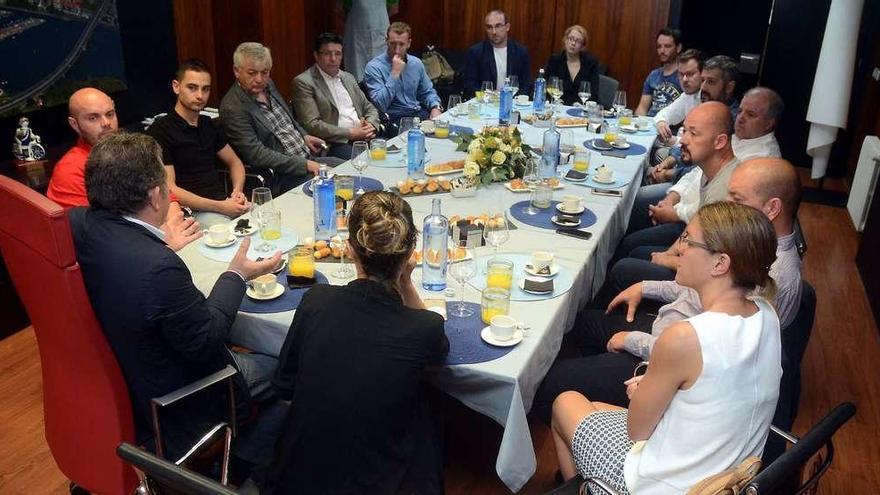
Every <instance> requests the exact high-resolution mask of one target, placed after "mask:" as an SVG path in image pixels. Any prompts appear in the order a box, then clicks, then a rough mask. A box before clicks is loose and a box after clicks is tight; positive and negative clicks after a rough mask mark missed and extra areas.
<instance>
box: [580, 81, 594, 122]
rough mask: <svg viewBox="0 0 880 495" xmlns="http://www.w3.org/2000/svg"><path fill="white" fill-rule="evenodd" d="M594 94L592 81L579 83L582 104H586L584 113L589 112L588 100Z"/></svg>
mask: <svg viewBox="0 0 880 495" xmlns="http://www.w3.org/2000/svg"><path fill="white" fill-rule="evenodd" d="M590 96H592V87H591V86H590V81H581V83H580V84H579V85H578V98H580V100H581V105H584V114H586V113H587V108H586V104H587V100H589V99H590Z"/></svg>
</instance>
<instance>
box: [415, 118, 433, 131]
mask: <svg viewBox="0 0 880 495" xmlns="http://www.w3.org/2000/svg"><path fill="white" fill-rule="evenodd" d="M434 127H435V125H434V121H433V120H423V121H422V123H421V124H419V128H420V129H421V130H422V132H424V133H426V134H430V133H432V132H434Z"/></svg>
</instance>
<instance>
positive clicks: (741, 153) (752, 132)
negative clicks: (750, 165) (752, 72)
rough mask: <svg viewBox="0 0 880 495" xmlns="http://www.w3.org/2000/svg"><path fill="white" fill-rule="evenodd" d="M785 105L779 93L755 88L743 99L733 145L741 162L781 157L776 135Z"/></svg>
mask: <svg viewBox="0 0 880 495" xmlns="http://www.w3.org/2000/svg"><path fill="white" fill-rule="evenodd" d="M784 108H785V105H784V104H783V103H782V97H780V96H779V94H778V93H777V92H776V91H773V90H772V89H770V88H767V87H764V86H756V87H754V88H752V89H750V90H748V91H746V94H744V95H743V98H742V102H741V103H740V105H739V115H737V116H736V121H735V122H734V126H733V127H734V130H735V132H734V134H733V140H732V141H731V145H732V146H733V154H734V155H736V157H737V158H739V159H740V161H746V160H749V159H752V158H777V157H780V156H782V154H781V153H780V151H779V143H778V142H777V141H776V135H775V134H774V131H775V130H776V126H777V124H778V123H779V118H780V117H781V116H782V111H783V110H784Z"/></svg>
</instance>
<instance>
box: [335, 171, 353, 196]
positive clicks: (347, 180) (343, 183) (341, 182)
mask: <svg viewBox="0 0 880 495" xmlns="http://www.w3.org/2000/svg"><path fill="white" fill-rule="evenodd" d="M333 182H334V183H335V184H336V197H337V198H339V199H341V200H342V201H351V200H352V199H354V177H352V176H350V175H337V176H335V177H334V178H333Z"/></svg>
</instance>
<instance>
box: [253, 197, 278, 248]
mask: <svg viewBox="0 0 880 495" xmlns="http://www.w3.org/2000/svg"><path fill="white" fill-rule="evenodd" d="M269 211H275V205H274V204H272V190H271V189H269V188H268V187H255V188H254V190H253V191H252V192H251V218H252V219H253V220H254V221H255V222H256V224H257V225H256V226H257V227H258V228H259V229H260V231H261V232H262V229H263V224H264V222H263V212H269ZM260 238H261V239H263V237H262V235H261V236H260ZM270 249H272V246H271V245H270V244H269V243H268V242H266V241H265V239H263V240H262V241H261V242H260V244H258V245H257V246H256V247H254V250H255V251H259V252H261V253H267V252H269V250H270Z"/></svg>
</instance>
